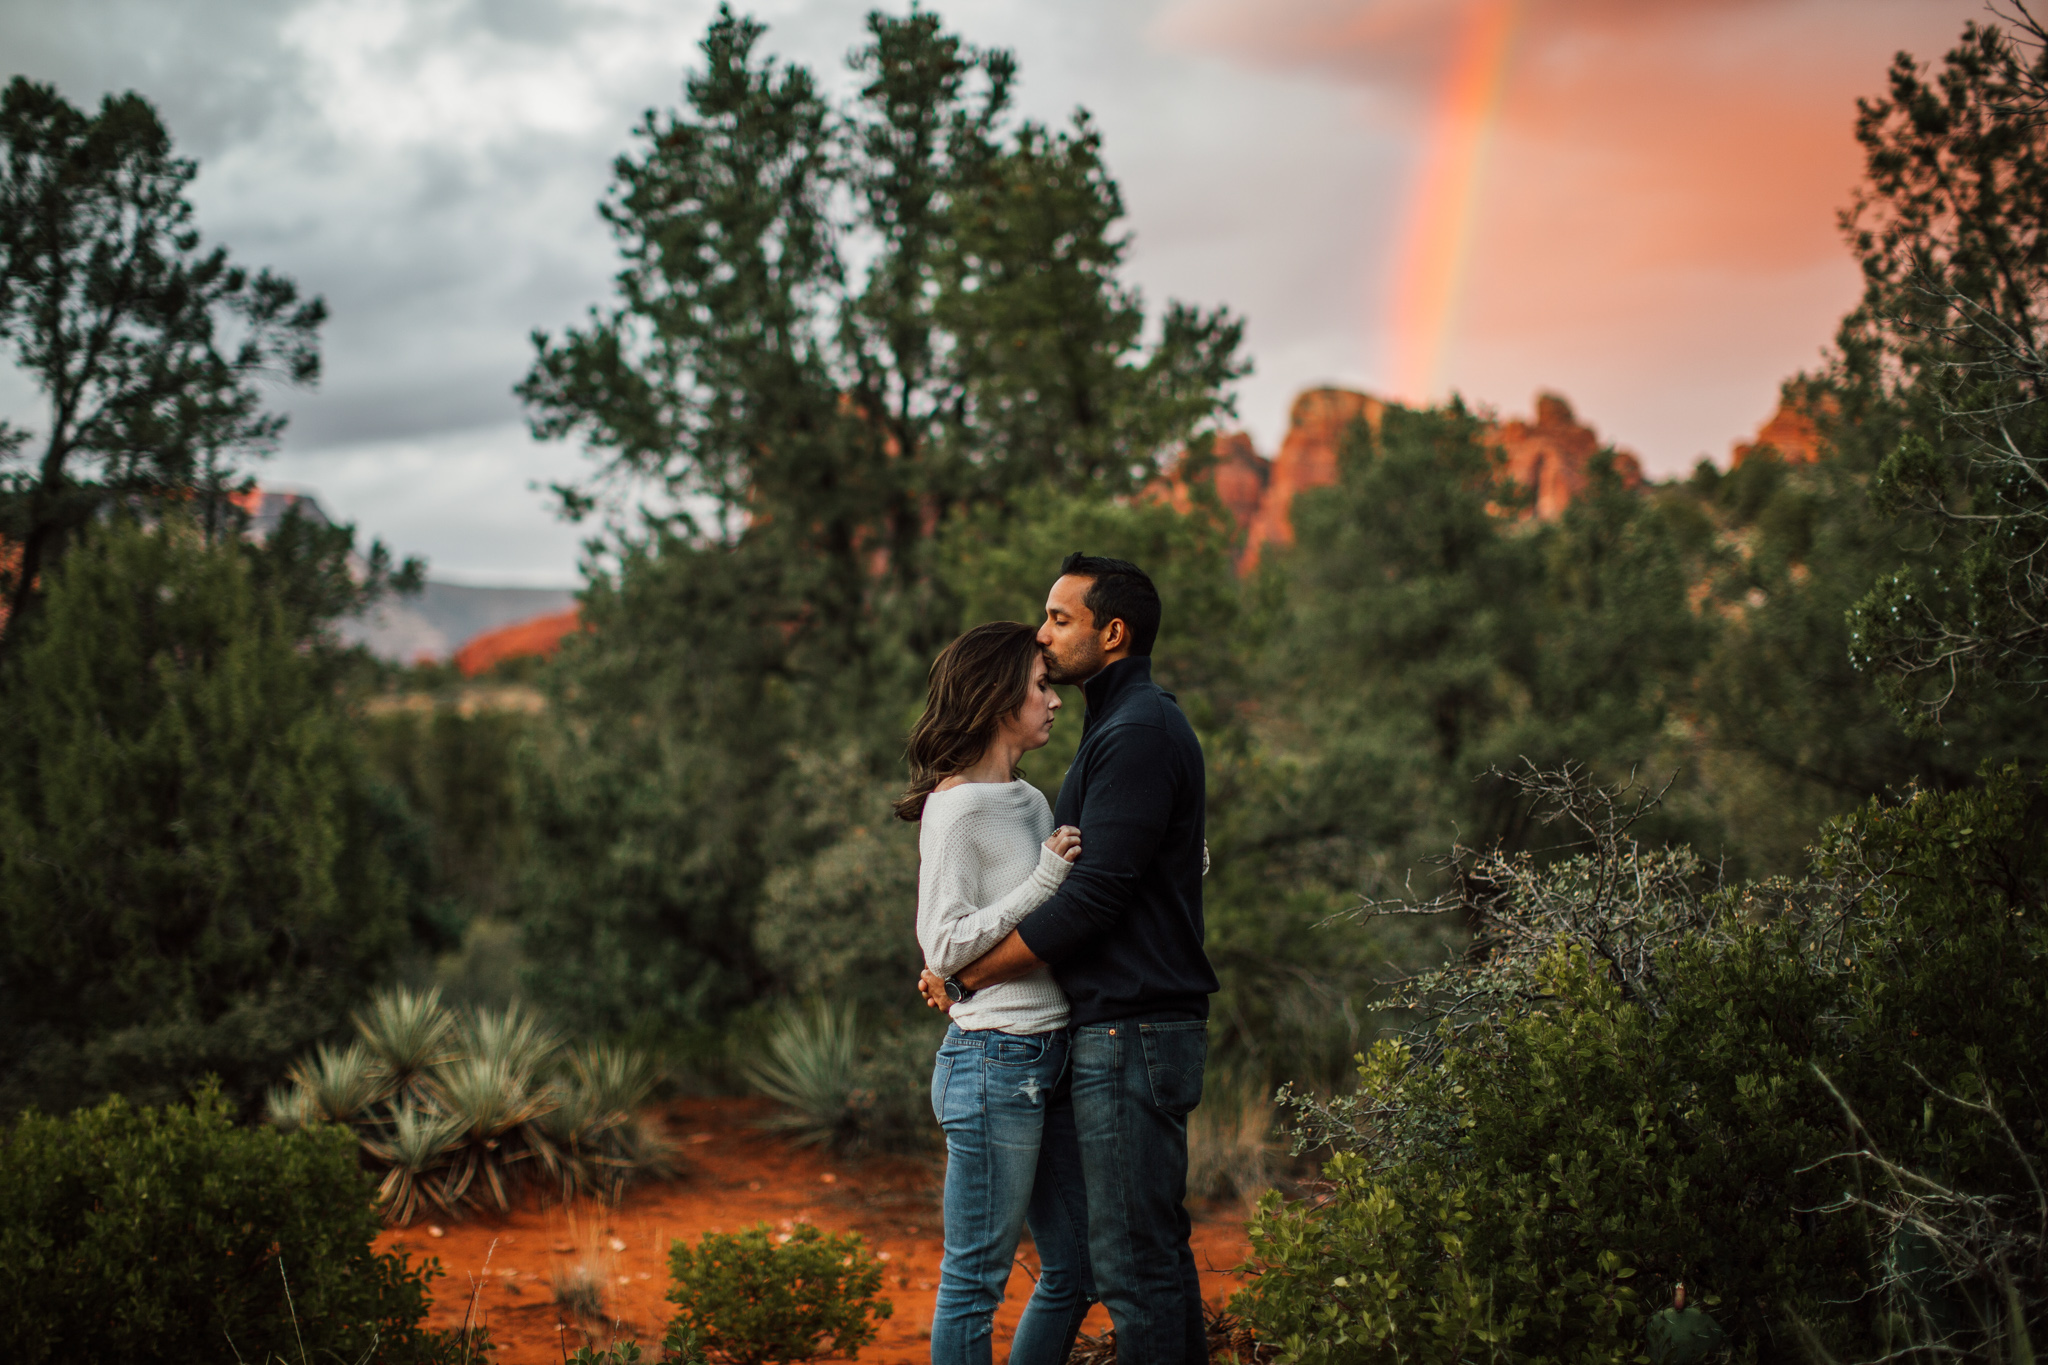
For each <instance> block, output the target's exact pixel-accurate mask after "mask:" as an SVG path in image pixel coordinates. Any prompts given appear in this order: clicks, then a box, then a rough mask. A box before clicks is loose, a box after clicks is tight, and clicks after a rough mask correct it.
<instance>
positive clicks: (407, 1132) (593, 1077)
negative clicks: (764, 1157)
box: [265, 987, 668, 1223]
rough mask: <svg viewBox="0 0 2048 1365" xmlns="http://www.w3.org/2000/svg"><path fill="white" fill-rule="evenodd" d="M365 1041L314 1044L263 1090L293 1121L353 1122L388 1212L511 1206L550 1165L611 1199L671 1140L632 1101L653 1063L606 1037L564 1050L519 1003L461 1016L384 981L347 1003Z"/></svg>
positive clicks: (566, 1185) (400, 1215)
mask: <svg viewBox="0 0 2048 1365" xmlns="http://www.w3.org/2000/svg"><path fill="white" fill-rule="evenodd" d="M355 1023H356V1029H357V1031H358V1032H359V1033H360V1034H361V1035H362V1037H361V1040H360V1041H358V1042H354V1043H351V1044H349V1045H348V1046H347V1047H344V1048H339V1049H337V1048H334V1047H328V1046H323V1047H321V1048H319V1049H318V1050H317V1051H316V1052H315V1053H314V1054H313V1055H312V1056H311V1057H308V1058H303V1059H301V1060H300V1061H299V1062H298V1064H297V1065H295V1066H294V1067H293V1068H292V1071H291V1077H290V1080H289V1081H288V1082H287V1083H286V1084H285V1085H282V1086H278V1087H274V1088H273V1089H272V1090H271V1091H270V1094H269V1096H268V1098H267V1101H266V1105H265V1108H266V1112H267V1114H268V1117H269V1119H270V1121H271V1123H272V1124H274V1125H275V1126H277V1127H279V1128H282V1129H285V1130H286V1131H291V1130H293V1129H297V1128H301V1127H304V1126H305V1125H306V1124H308V1123H313V1122H316V1121H319V1120H321V1119H333V1120H336V1121H338V1122H344V1123H347V1124H349V1125H351V1126H352V1127H353V1128H354V1129H355V1131H356V1136H357V1139H358V1140H359V1141H360V1142H361V1143H362V1145H363V1149H364V1151H365V1152H367V1153H368V1154H369V1156H370V1158H371V1159H372V1160H373V1161H375V1162H376V1163H378V1164H379V1165H381V1166H383V1167H384V1169H385V1175H384V1182H383V1187H382V1190H381V1193H380V1198H381V1200H382V1202H383V1204H384V1210H385V1216H386V1217H387V1218H389V1219H390V1220H391V1221H393V1222H397V1223H409V1222H411V1221H412V1219H413V1218H414V1217H415V1216H416V1215H417V1214H418V1212H419V1210H420V1207H421V1204H422V1201H423V1200H426V1201H431V1202H433V1203H434V1204H436V1205H438V1206H440V1207H441V1208H443V1209H445V1210H446V1211H448V1212H449V1213H451V1214H453V1213H458V1212H459V1211H461V1210H462V1209H464V1208H466V1207H469V1206H471V1205H481V1204H484V1203H489V1204H492V1205H494V1206H495V1207H497V1208H498V1209H499V1210H501V1211H509V1210H510V1209H511V1206H512V1200H513V1197H514V1195H515V1194H516V1192H517V1190H518V1186H519V1183H520V1180H521V1179H522V1177H523V1178H524V1179H526V1180H527V1181H529V1182H532V1183H540V1182H542V1181H543V1179H544V1176H543V1173H545V1178H550V1179H551V1181H552V1182H553V1183H557V1184H559V1186H560V1190H561V1195H562V1197H563V1198H564V1199H568V1198H571V1197H573V1196H574V1195H576V1194H577V1193H579V1192H590V1193H603V1194H606V1195H609V1196H610V1197H613V1198H616V1197H617V1196H618V1194H619V1193H620V1192H621V1191H622V1190H623V1188H624V1186H625V1182H626V1181H627V1180H628V1179H630V1178H631V1177H632V1176H633V1175H634V1174H636V1173H639V1172H652V1173H660V1172H662V1171H664V1170H665V1169H666V1168H667V1164H668V1163H667V1155H668V1149H667V1147H666V1144H665V1143H664V1142H663V1141H662V1140H661V1138H660V1136H659V1135H658V1134H657V1133H656V1132H654V1131H653V1130H652V1129H650V1128H648V1127H646V1126H645V1125H643V1124H642V1123H641V1122H640V1120H639V1119H638V1118H637V1117H636V1115H635V1111H636V1110H637V1109H638V1108H639V1107H640V1106H641V1105H642V1104H644V1103H645V1102H646V1100H647V1096H648V1093H649V1092H650V1091H651V1090H652V1089H653V1086H654V1081H655V1079H656V1068H655V1066H654V1065H653V1063H652V1062H651V1061H650V1060H649V1059H648V1058H647V1057H646V1056H645V1055H643V1054H641V1053H638V1052H635V1051H633V1050H631V1049H629V1048H621V1047H617V1046H614V1045H611V1044H604V1043H600V1044H596V1045H594V1046H589V1047H582V1048H577V1049H575V1050H573V1051H565V1049H564V1048H563V1046H562V1039H561V1035H560V1034H559V1033H557V1032H556V1031H555V1030H554V1029H553V1028H552V1027H550V1026H549V1025H548V1024H547V1023H546V1022H545V1021H543V1020H541V1019H540V1018H538V1017H537V1016H535V1015H534V1014H532V1013H530V1012H528V1011H525V1010H522V1009H521V1008H520V1007H519V1006H518V1005H512V1006H508V1007H507V1008H505V1009H502V1010H478V1011H476V1012H474V1013H471V1014H468V1015H467V1016H466V1017H465V1016H463V1015H458V1014H456V1013H454V1012H452V1011H450V1010H449V1009H447V1008H446V1007H445V1006H443V1005H442V1003H441V996H440V992H439V991H438V990H428V991H418V992H416V991H409V990H406V989H405V988H403V987H399V988H397V989H394V990H389V991H382V992H379V993H378V994H377V995H376V996H375V997H374V998H372V1000H371V1001H370V1004H369V1006H368V1007H367V1008H366V1009H364V1010H363V1011H362V1012H360V1013H358V1014H356V1015H355Z"/></svg>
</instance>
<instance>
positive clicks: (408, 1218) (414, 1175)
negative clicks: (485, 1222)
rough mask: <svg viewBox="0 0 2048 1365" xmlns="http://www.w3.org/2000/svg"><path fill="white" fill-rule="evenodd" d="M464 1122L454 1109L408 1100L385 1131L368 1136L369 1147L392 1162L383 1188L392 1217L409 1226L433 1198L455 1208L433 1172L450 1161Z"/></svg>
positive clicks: (380, 1192)
mask: <svg viewBox="0 0 2048 1365" xmlns="http://www.w3.org/2000/svg"><path fill="white" fill-rule="evenodd" d="M461 1128H462V1120H460V1119H458V1118H456V1117H454V1116H453V1115H450V1114H440V1113H435V1112H433V1111H431V1110H427V1109H421V1108H419V1107H418V1106H416V1105H411V1104H402V1105H400V1106H399V1107H398V1108H397V1110H396V1111H394V1112H393V1114H392V1116H391V1122H390V1123H389V1125H387V1126H386V1128H385V1129H384V1131H383V1132H382V1133H381V1134H379V1135H377V1136H369V1135H365V1136H364V1138H363V1148H364V1150H366V1151H368V1152H369V1153H370V1155H371V1156H373V1157H375V1158H377V1159H378V1160H379V1161H382V1162H384V1163H385V1164H386V1166H387V1167H388V1168H389V1169H387V1170H386V1171H385V1172H384V1182H383V1184H382V1185H380V1186H379V1187H378V1190H377V1198H378V1200H379V1201H380V1202H381V1203H382V1204H383V1205H384V1216H385V1217H386V1218H387V1219H389V1220H390V1221H391V1222H394V1223H396V1224H398V1225H399V1226H400V1227H406V1226H408V1225H410V1224H411V1222H412V1220H413V1217H414V1216H415V1215H416V1214H417V1213H418V1212H419V1209H420V1205H421V1203H422V1202H424V1201H425V1200H428V1199H431V1200H433V1201H434V1202H435V1203H436V1204H439V1205H440V1206H441V1207H442V1208H444V1209H447V1210H448V1211H449V1212H451V1213H452V1212H454V1209H453V1208H452V1207H451V1206H450V1205H449V1204H448V1203H447V1202H446V1201H445V1200H444V1199H443V1198H442V1195H441V1190H440V1189H439V1188H438V1187H437V1186H436V1185H435V1184H434V1183H433V1182H431V1181H429V1180H428V1179H427V1177H428V1176H429V1175H431V1174H432V1173H433V1172H435V1171H437V1170H439V1169H441V1168H442V1167H443V1166H445V1165H447V1164H448V1158H449V1155H450V1153H452V1152H453V1151H454V1150H455V1148H456V1146H457V1144H458V1139H459V1137H460V1134H461Z"/></svg>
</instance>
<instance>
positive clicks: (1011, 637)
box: [896, 621, 1039, 820]
mask: <svg viewBox="0 0 2048 1365" xmlns="http://www.w3.org/2000/svg"><path fill="white" fill-rule="evenodd" d="M1038 655H1039V648H1038V631H1037V630H1036V629H1035V628H1034V627H1031V626H1027V625H1025V624H1024V623H1023V622H1021V621H991V622H989V623H988V624H987V625H985V626H976V627H975V628H974V629H973V630H970V631H968V632H967V633H966V634H965V635H962V636H961V637H960V638H959V639H957V640H955V641H954V642H953V643H952V644H950V645H947V646H946V647H945V648H944V649H943V650H941V651H939V657H938V658H936V659H934V660H932V671H931V680H930V685H929V687H928V689H927V691H926V692H925V699H924V714H923V715H921V716H919V717H918V718H917V724H916V725H914V726H912V727H911V730H910V746H909V748H908V749H907V750H906V752H905V754H904V756H905V757H906V758H908V759H909V760H910V790H908V791H906V792H904V793H903V795H902V797H901V798H900V799H899V800H898V801H897V802H896V818H897V819H899V820H921V819H923V818H924V799H925V798H926V797H927V796H930V795H931V794H932V789H933V788H934V787H936V786H938V785H939V783H941V782H943V781H945V780H946V779H947V778H949V777H951V776H952V775H953V774H954V773H957V772H964V771H966V770H967V769H969V768H971V767H973V766H974V765H975V764H976V763H977V762H978V761H980V759H981V756H982V755H983V754H985V753H987V752H988V746H989V744H990V743H991V742H992V741H993V740H994V739H995V737H996V731H997V729H998V728H1000V727H1001V725H1002V723H1003V721H1004V719H1005V718H1007V717H1009V716H1014V715H1015V714H1017V711H1018V710H1019V709H1020V708H1021V707H1022V706H1023V705H1024V702H1025V700H1026V699H1027V698H1028V697H1029V696H1030V695H1031V665H1032V663H1033V662H1034V661H1036V660H1037V658H1038ZM1015 775H1016V774H1014V773H1012V774H1011V776H1013V777H1014V776H1015Z"/></svg>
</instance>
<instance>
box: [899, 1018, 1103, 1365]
mask: <svg viewBox="0 0 2048 1365" xmlns="http://www.w3.org/2000/svg"><path fill="white" fill-rule="evenodd" d="M1067 1053H1068V1040H1067V1034H1066V1033H1065V1032H1064V1031H1062V1032H1058V1033H1034V1034H1013V1033H998V1032H995V1031H994V1030H992V1029H980V1030H976V1029H963V1028H961V1027H960V1026H959V1025H958V1024H955V1025H953V1026H951V1027H950V1028H948V1029H947V1030H946V1041H945V1043H944V1044H942V1045H941V1046H940V1048H939V1057H938V1062H937V1064H936V1065H935V1066H934V1067H933V1068H932V1112H933V1113H935V1114H936V1115H938V1119H939V1124H940V1126H941V1127H943V1128H944V1129H945V1130H946V1211H945V1212H946V1254H945V1256H944V1258H943V1259H942V1260H941V1261H940V1263H939V1302H938V1310H937V1312H936V1313H935V1314H934V1315H933V1317H932V1365H989V1361H990V1356H991V1350H990V1338H991V1336H992V1335H993V1330H994V1322H993V1320H994V1317H995V1311H996V1305H997V1304H999V1303H1001V1302H1002V1301H1003V1290H1004V1288H1005V1286H1007V1285H1008V1283H1009V1280H1010V1267H1011V1263H1012V1261H1013V1260H1014V1258H1015V1257H1016V1254H1017V1239H1018V1236H1019V1234H1020V1233H1021V1232H1022V1231H1023V1227H1024V1224H1025V1222H1026V1220H1027V1218H1028V1220H1029V1222H1030V1224H1031V1237H1032V1240H1033V1241H1035V1242H1036V1243H1037V1244H1038V1267H1039V1269H1038V1287H1037V1288H1036V1289H1034V1290H1032V1293H1031V1301H1030V1302H1029V1303H1027V1304H1026V1305H1025V1306H1024V1317H1023V1319H1022V1320H1021V1321H1020V1322H1018V1324H1017V1334H1016V1336H1015V1337H1014V1338H1013V1339H1012V1340H1011V1343H1010V1365H1063V1362H1065V1360H1066V1358H1067V1352H1068V1350H1069V1349H1070V1348H1071V1347H1072V1346H1073V1343H1074V1337H1075V1335H1076V1334H1077V1333H1078V1332H1079V1331H1080V1330H1081V1321H1082V1319H1083V1318H1085V1317H1087V1316H1088V1307H1089V1305H1090V1304H1092V1303H1093V1302H1094V1301H1095V1291H1094V1286H1093V1285H1092V1284H1091V1283H1090V1280H1089V1276H1088V1242H1087V1238H1088V1206H1087V1202H1086V1196H1085V1193H1084V1190H1083V1187H1082V1181H1081V1169H1080V1163H1079V1154H1078V1144H1077V1143H1076V1141H1075V1137H1074V1129H1073V1124H1074V1111H1073V1110H1072V1108H1070V1107H1069V1106H1067V1105H1064V1104H1061V1105H1055V1104H1054V1103H1053V1101H1054V1098H1055V1096H1056V1095H1058V1094H1060V1093H1062V1091H1063V1088H1064V1086H1065V1081H1066V1070H1067Z"/></svg>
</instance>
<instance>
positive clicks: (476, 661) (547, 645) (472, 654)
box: [455, 607, 577, 678]
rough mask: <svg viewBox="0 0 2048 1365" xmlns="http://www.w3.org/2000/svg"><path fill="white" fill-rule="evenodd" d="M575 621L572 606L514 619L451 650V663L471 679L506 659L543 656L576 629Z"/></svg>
mask: <svg viewBox="0 0 2048 1365" xmlns="http://www.w3.org/2000/svg"><path fill="white" fill-rule="evenodd" d="M576 624H577V613H576V609H575V608H574V607H571V608H570V609H569V610H567V611H563V612H556V613H554V614H553V615H550V616H536V617H534V618H533V619H532V620H531V621H515V622H514V623H513V624H511V625H509V626H500V627H498V629H496V630H487V631H485V632H484V633H483V634H481V635H479V636H477V637H476V638H475V639H473V640H471V641H470V642H469V643H468V644H466V645H464V646H463V647H462V648H461V649H458V650H456V651H455V666H456V667H457V668H459V669H461V670H462V676H463V677H465V678H474V677H476V676H477V675H478V674H480V673H488V672H490V671H491V670H492V669H493V668H496V667H497V666H498V665H499V664H501V663H503V662H504V661H505V660H507V659H524V658H530V657H533V656H536V655H538V656H541V657H545V656H547V655H550V654H553V653H554V652H555V651H556V650H557V649H560V648H561V647H562V638H563V637H564V636H566V635H567V634H568V633H569V632H570V631H572V630H574V629H576Z"/></svg>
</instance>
